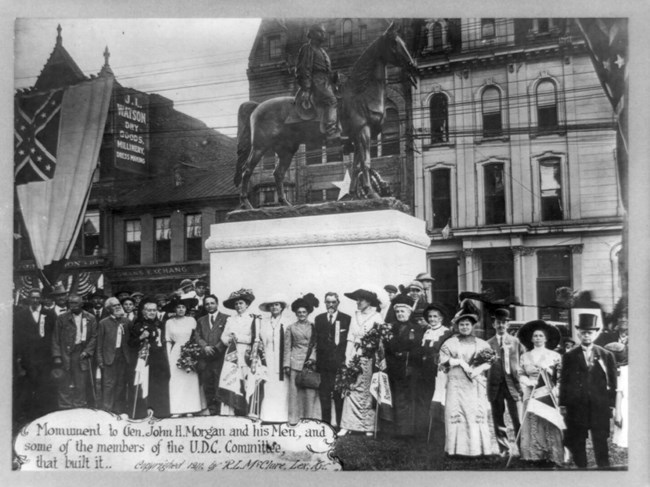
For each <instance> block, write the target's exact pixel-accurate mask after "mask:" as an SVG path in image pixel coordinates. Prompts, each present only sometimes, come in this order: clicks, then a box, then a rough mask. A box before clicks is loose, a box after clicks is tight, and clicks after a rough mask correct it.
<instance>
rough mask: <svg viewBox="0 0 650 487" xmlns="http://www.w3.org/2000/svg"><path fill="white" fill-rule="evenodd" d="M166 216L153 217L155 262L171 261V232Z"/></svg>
mask: <svg viewBox="0 0 650 487" xmlns="http://www.w3.org/2000/svg"><path fill="white" fill-rule="evenodd" d="M169 220H170V218H169V217H168V216H165V217H161V218H154V228H155V232H156V235H155V239H154V253H155V254H154V255H155V259H156V263H157V264H163V263H165V262H170V261H171V250H172V246H171V242H172V232H171V227H170V223H169Z"/></svg>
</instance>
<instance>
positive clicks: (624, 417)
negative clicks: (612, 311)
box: [605, 323, 630, 448]
mask: <svg viewBox="0 0 650 487" xmlns="http://www.w3.org/2000/svg"><path fill="white" fill-rule="evenodd" d="M620 333H621V332H620V330H619V334H620ZM605 349H607V350H609V351H610V352H612V353H613V354H614V357H616V371H617V373H618V378H617V380H616V410H615V412H614V435H613V437H612V442H613V443H614V444H615V445H617V446H620V447H621V448H627V447H628V443H627V435H628V426H629V423H630V421H629V416H628V394H629V393H628V390H629V389H628V358H627V323H626V329H625V337H624V341H620V339H619V341H616V342H611V343H608V344H607V345H605Z"/></svg>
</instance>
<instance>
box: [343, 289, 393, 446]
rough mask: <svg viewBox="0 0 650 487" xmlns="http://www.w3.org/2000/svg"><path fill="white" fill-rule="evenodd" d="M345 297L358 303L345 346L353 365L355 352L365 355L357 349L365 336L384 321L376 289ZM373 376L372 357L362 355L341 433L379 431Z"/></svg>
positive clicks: (349, 361) (346, 400)
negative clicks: (359, 370)
mask: <svg viewBox="0 0 650 487" xmlns="http://www.w3.org/2000/svg"><path fill="white" fill-rule="evenodd" d="M345 296H346V297H348V298H350V299H354V300H355V301H356V302H357V310H356V311H355V313H354V315H352V320H351V321H350V331H349V332H348V344H347V347H346V349H345V361H346V364H350V363H351V361H352V359H353V358H354V357H355V355H361V351H360V350H358V349H357V345H358V344H360V343H361V338H363V336H364V335H365V334H366V333H368V332H369V331H370V330H371V329H372V327H373V326H375V324H381V323H383V322H384V320H383V319H382V317H381V315H380V314H379V313H378V312H377V307H378V306H379V305H380V301H379V298H377V295H376V294H375V293H373V292H372V291H368V290H366V289H357V290H356V291H354V292H353V293H345ZM371 378H372V359H369V358H365V357H361V374H360V375H359V378H358V379H357V381H356V383H355V384H354V385H353V386H352V390H351V391H350V393H349V394H348V395H347V396H346V397H345V399H344V401H343V413H342V414H341V430H340V431H339V435H340V436H342V435H345V434H347V433H348V432H349V431H361V432H364V433H365V434H366V436H372V434H373V432H374V431H375V408H374V406H373V398H372V395H371V394H370V380H371Z"/></svg>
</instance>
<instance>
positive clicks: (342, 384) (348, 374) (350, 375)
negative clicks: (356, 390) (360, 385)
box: [334, 355, 361, 396]
mask: <svg viewBox="0 0 650 487" xmlns="http://www.w3.org/2000/svg"><path fill="white" fill-rule="evenodd" d="M360 374H361V358H360V357H359V356H358V355H355V356H354V358H353V359H352V362H351V363H350V365H343V366H341V368H339V370H337V372H336V378H335V379H334V390H335V391H336V392H338V393H339V394H341V396H347V395H348V394H350V391H352V386H353V385H354V384H355V382H356V381H357V379H358V378H359V375H360Z"/></svg>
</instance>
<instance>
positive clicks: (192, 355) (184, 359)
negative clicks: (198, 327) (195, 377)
mask: <svg viewBox="0 0 650 487" xmlns="http://www.w3.org/2000/svg"><path fill="white" fill-rule="evenodd" d="M202 354H203V349H202V348H201V347H200V346H199V344H198V343H196V342H195V341H193V340H191V339H190V340H189V341H188V342H187V343H186V344H185V345H183V346H182V347H181V356H180V357H179V359H178V361H177V362H176V367H178V368H179V369H182V370H184V371H185V372H187V373H188V374H189V373H190V372H197V371H198V365H199V359H200V358H202Z"/></svg>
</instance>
